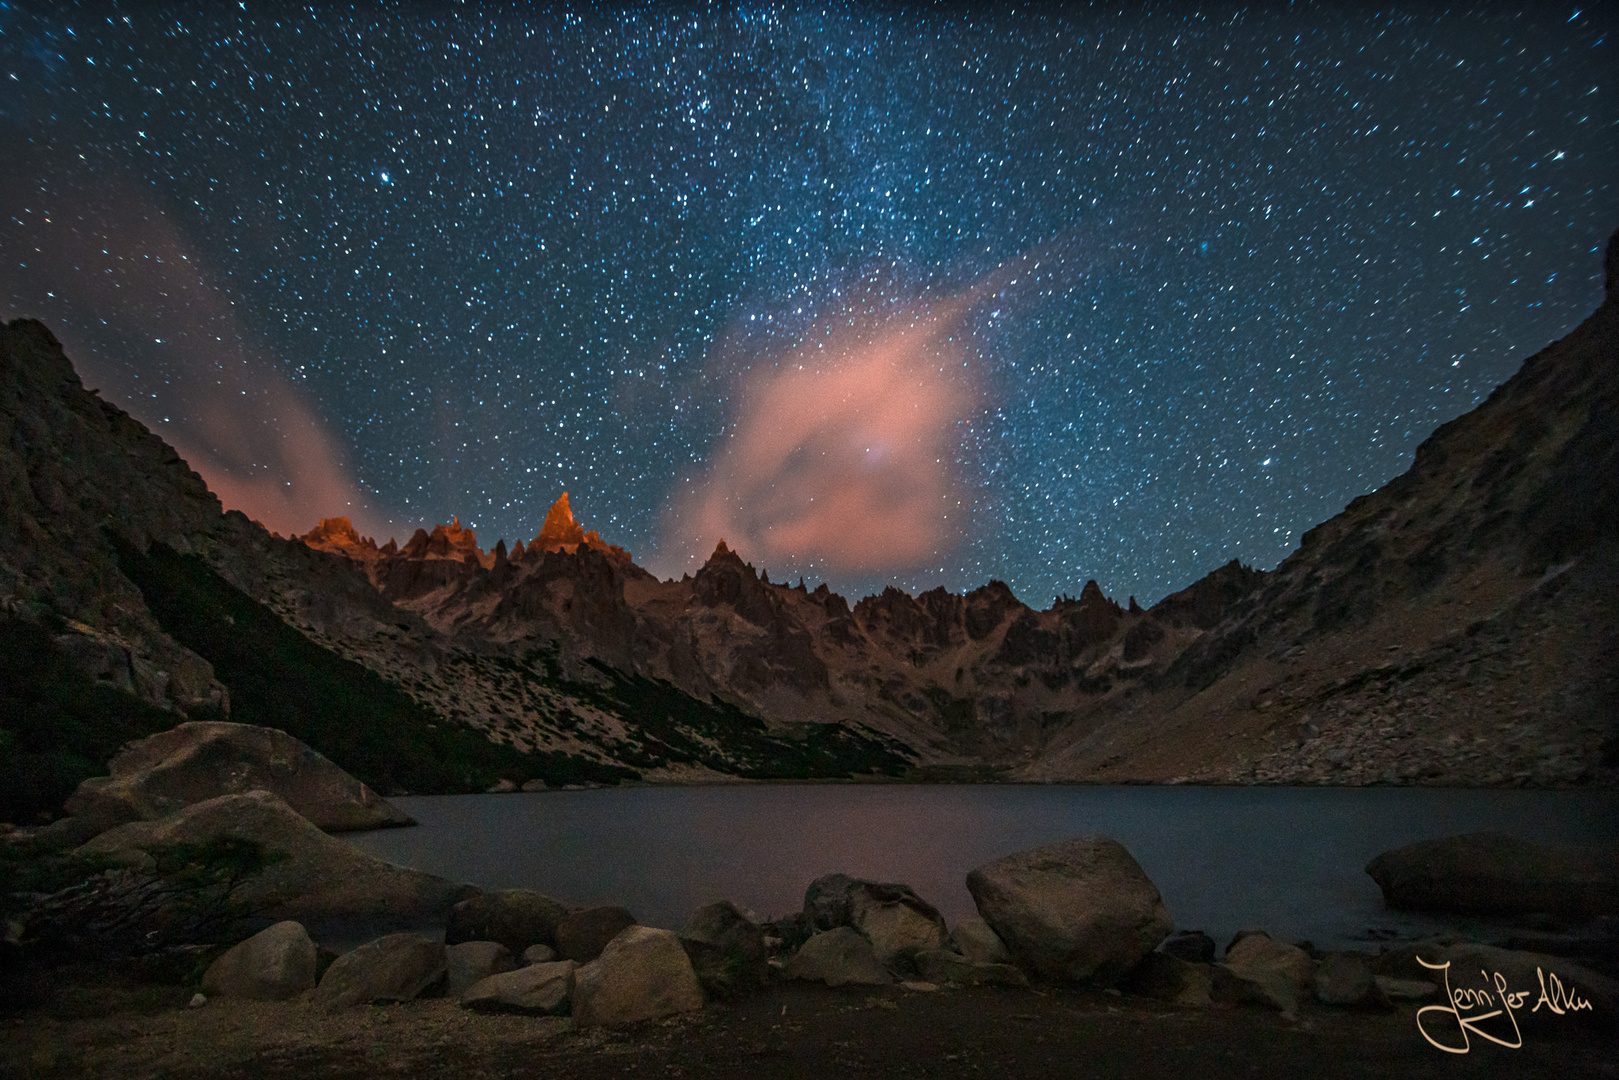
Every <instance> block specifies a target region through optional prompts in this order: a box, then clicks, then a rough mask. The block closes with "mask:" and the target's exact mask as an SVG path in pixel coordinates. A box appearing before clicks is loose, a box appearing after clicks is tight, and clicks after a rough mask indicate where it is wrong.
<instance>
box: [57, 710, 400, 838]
mask: <svg viewBox="0 0 1619 1080" xmlns="http://www.w3.org/2000/svg"><path fill="white" fill-rule="evenodd" d="M107 768H108V771H109V772H110V773H111V775H110V776H97V777H92V778H91V779H89V780H86V781H84V782H83V783H82V784H80V785H79V788H78V790H77V791H75V792H74V793H73V795H72V796H71V797H70V798H69V799H68V801H67V804H66V807H65V809H66V810H67V812H68V813H69V814H71V815H73V816H74V817H75V818H81V819H84V820H85V821H88V822H93V823H94V824H95V826H96V829H95V831H101V830H104V829H110V828H112V827H113V826H115V825H121V824H123V823H124V822H127V821H153V820H155V819H157V818H161V817H164V816H166V815H168V814H172V813H174V812H175V811H176V810H180V809H183V808H184V807H187V806H191V805H192V804H194V803H199V802H204V801H206V800H208V799H212V798H216V797H218V796H220V795H242V794H246V793H247V792H249V791H254V790H262V791H273V792H275V793H276V794H277V795H279V796H281V799H282V801H283V802H285V803H286V804H287V805H288V806H290V807H292V808H293V809H294V810H296V811H297V812H298V813H300V814H302V815H303V816H304V817H306V818H308V819H309V820H310V821H312V822H314V823H315V826H316V827H317V828H320V829H323V830H325V831H326V832H350V831H354V830H359V829H380V828H385V827H388V826H393V825H414V824H416V822H415V820H414V819H412V818H411V817H410V815H408V814H406V813H404V812H403V811H401V810H399V809H398V808H397V807H395V806H393V805H391V804H389V803H388V802H387V801H386V800H384V799H382V798H381V797H379V796H378V795H377V793H376V792H374V791H372V790H371V789H370V788H368V787H366V786H365V785H364V784H362V783H360V781H359V780H356V779H355V778H354V777H353V776H350V775H349V774H348V773H346V772H344V771H343V770H342V769H340V768H338V767H337V766H336V765H334V764H332V763H331V762H330V761H328V760H327V759H326V758H324V757H322V756H321V755H320V754H318V753H317V752H315V751H314V750H312V749H310V748H309V747H308V746H306V745H304V744H303V743H302V742H299V741H298V740H297V739H295V738H293V737H292V736H291V735H288V734H287V733H286V732H284V731H277V730H276V729H275V728H267V727H255V726H254V725H252V724H230V723H225V722H224V721H212V720H210V721H191V722H188V723H184V724H180V725H178V726H176V727H174V728H171V729H170V730H168V731H163V732H159V733H158V734H156V735H153V736H150V737H149V738H145V739H141V740H140V741H138V742H132V743H130V744H129V745H128V746H125V747H124V748H123V749H122V750H120V751H119V752H118V755H117V756H116V757H114V758H113V759H112V761H110V762H109V763H108V765H107ZM87 831H88V830H87Z"/></svg>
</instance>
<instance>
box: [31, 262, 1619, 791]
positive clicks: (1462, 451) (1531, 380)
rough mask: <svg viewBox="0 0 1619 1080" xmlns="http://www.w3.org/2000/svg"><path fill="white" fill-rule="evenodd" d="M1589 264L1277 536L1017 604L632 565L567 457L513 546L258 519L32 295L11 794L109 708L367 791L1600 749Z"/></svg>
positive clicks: (1605, 331) (1334, 769)
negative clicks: (1133, 594) (1176, 577)
mask: <svg viewBox="0 0 1619 1080" xmlns="http://www.w3.org/2000/svg"><path fill="white" fill-rule="evenodd" d="M1605 270H1606V274H1607V291H1606V295H1605V298H1604V300H1603V302H1602V303H1601V305H1600V306H1599V307H1598V309H1597V310H1596V311H1595V312H1594V313H1593V314H1592V315H1591V316H1590V317H1589V318H1588V319H1587V320H1586V321H1585V322H1584V323H1582V324H1581V325H1580V326H1579V327H1577V328H1576V329H1575V330H1574V331H1573V332H1572V333H1570V334H1569V335H1568V336H1567V337H1565V338H1563V339H1562V340H1560V341H1558V342H1556V343H1554V344H1552V345H1550V346H1548V347H1547V348H1545V349H1544V350H1542V351H1541V352H1539V353H1537V354H1535V355H1534V356H1532V357H1530V358H1529V359H1527V360H1526V361H1525V362H1524V363H1523V365H1522V367H1521V369H1520V370H1519V371H1518V372H1517V374H1515V375H1514V376H1513V377H1512V378H1511V379H1510V380H1508V381H1507V382H1506V383H1504V384H1503V385H1502V386H1500V387H1499V388H1497V389H1496V391H1495V392H1494V393H1493V394H1492V395H1491V396H1490V397H1489V398H1488V400H1486V401H1485V402H1483V403H1482V404H1480V405H1479V406H1478V407H1477V408H1475V409H1474V410H1472V411H1471V412H1469V413H1467V414H1465V415H1463V416H1461V417H1458V418H1457V419H1455V420H1453V421H1451V422H1450V423H1448V424H1446V425H1444V426H1443V427H1441V428H1440V429H1438V430H1437V431H1436V432H1434V434H1433V435H1432V436H1431V437H1430V438H1428V439H1427V440H1426V441H1425V442H1423V443H1422V444H1421V446H1420V447H1418V449H1417V452H1416V455H1415V460H1414V462H1413V464H1412V466H1411V468H1410V469H1409V470H1408V471H1407V472H1406V473H1404V474H1403V475H1401V476H1399V477H1396V478H1395V479H1394V480H1392V481H1390V482H1389V483H1388V484H1386V485H1384V486H1383V487H1381V488H1379V489H1378V490H1376V491H1374V492H1372V493H1370V494H1368V495H1365V496H1362V497H1360V498H1358V499H1356V500H1354V501H1353V502H1352V503H1350V504H1349V506H1348V507H1347V508H1346V509H1345V510H1344V511H1343V512H1342V513H1340V514H1338V515H1337V516H1335V517H1333V518H1331V519H1330V520H1328V521H1326V522H1324V523H1322V524H1321V525H1319V526H1317V527H1315V528H1314V529H1312V530H1310V531H1309V532H1308V533H1306V534H1305V535H1304V537H1303V540H1302V543H1301V545H1300V547H1299V548H1298V550H1296V551H1295V552H1294V553H1293V554H1291V555H1290V556H1288V557H1287V558H1286V559H1285V560H1284V561H1283V562H1282V563H1281V565H1280V566H1278V567H1277V568H1276V569H1274V570H1271V571H1262V570H1254V569H1250V568H1248V567H1244V566H1241V565H1239V564H1237V563H1235V562H1233V563H1231V564H1229V565H1226V566H1223V567H1220V568H1218V569H1215V570H1213V571H1212V572H1211V573H1209V574H1208V575H1207V576H1206V577H1204V578H1202V579H1201V580H1199V581H1196V582H1194V583H1192V584H1191V585H1189V586H1188V587H1187V588H1185V589H1183V590H1181V591H1180V592H1177V593H1174V594H1171V595H1170V596H1167V597H1165V598H1164V599H1162V600H1161V601H1159V602H1158V603H1156V604H1154V605H1152V606H1151V607H1150V608H1146V609H1143V608H1141V607H1140V606H1138V605H1137V604H1136V603H1135V601H1134V599H1133V598H1131V599H1129V600H1128V602H1127V603H1126V604H1123V605H1121V604H1120V603H1118V602H1117V601H1116V600H1114V599H1111V598H1109V597H1107V596H1105V595H1103V593H1102V591H1101V589H1100V588H1099V587H1098V586H1097V584H1096V583H1095V582H1094V581H1092V582H1087V583H1086V584H1085V585H1084V586H1083V587H1082V588H1081V589H1080V590H1079V595H1078V597H1077V598H1070V597H1066V596H1064V597H1061V598H1059V599H1058V600H1057V601H1056V602H1055V603H1054V604H1053V605H1052V606H1051V607H1050V608H1047V609H1045V610H1035V609H1033V608H1031V607H1029V606H1028V605H1026V604H1024V603H1023V602H1022V601H1021V600H1019V599H1018V598H1017V597H1016V596H1015V595H1013V593H1012V591H1011V589H1009V588H1008V587H1007V586H1006V585H1005V584H1004V583H1001V582H997V581H991V582H989V583H987V584H986V585H984V586H982V587H980V588H978V589H974V590H972V591H971V592H968V593H966V594H965V595H956V594H953V593H950V592H947V591H945V590H944V589H934V590H932V591H930V592H925V593H922V594H921V595H918V596H911V595H909V594H907V593H905V592H902V591H900V590H897V589H893V588H890V589H887V590H885V591H884V592H883V593H882V594H880V595H877V596H868V597H865V598H864V599H861V600H859V601H858V602H856V603H854V604H852V605H851V604H850V603H849V602H848V601H847V600H846V599H845V598H844V597H842V596H839V595H838V594H836V593H833V592H831V591H829V590H828V588H827V587H826V586H825V585H822V586H820V587H818V588H816V589H813V590H811V589H807V588H806V587H805V586H804V584H803V583H802V582H800V583H799V584H798V585H796V586H790V585H788V584H786V583H783V582H772V581H771V580H770V579H769V576H768V573H765V572H761V571H758V570H755V568H754V567H753V566H751V565H750V564H749V563H748V562H747V561H746V560H745V553H739V552H736V551H733V550H731V549H730V548H729V547H728V546H727V545H726V544H725V543H724V542H723V541H722V542H720V544H719V545H718V546H717V547H716V548H715V550H714V553H713V554H712V555H711V556H710V557H709V559H708V561H707V563H706V564H705V565H704V566H703V567H702V568H701V569H700V570H699V571H698V572H697V573H696V574H694V575H690V576H687V577H683V578H681V579H680V580H678V581H675V580H660V579H658V578H657V577H655V576H654V575H652V574H651V573H649V572H647V571H646V570H644V569H642V568H641V567H640V566H638V565H637V564H636V563H635V561H634V559H633V557H632V555H631V553H630V552H628V551H626V550H625V549H624V548H622V547H618V546H616V545H613V544H611V543H609V542H607V541H605V540H603V539H602V538H601V537H600V536H599V535H598V534H597V533H595V532H590V531H586V530H585V529H584V528H583V527H582V526H581V525H580V524H579V523H578V522H576V521H575V520H574V517H573V514H572V511H571V508H570V506H569V502H568V497H567V495H566V494H565V493H564V494H563V495H562V496H561V498H559V499H558V500H557V502H556V504H555V505H554V506H552V507H551V509H550V512H549V513H548V514H547V516H546V518H545V521H544V523H543V525H542V526H541V528H540V530H539V533H538V535H536V536H535V537H534V538H533V539H532V540H531V541H528V542H526V543H524V542H517V543H514V544H513V545H512V546H511V547H510V548H508V547H507V546H506V544H505V543H504V541H501V542H498V543H496V544H495V545H494V547H493V549H492V550H488V551H486V550H484V549H483V548H482V547H480V546H479V544H478V542H477V538H476V536H475V535H474V533H473V531H472V530H470V529H466V528H463V527H462V526H461V525H460V523H459V521H452V522H451V523H450V524H448V525H439V526H437V527H436V528H434V529H433V530H432V531H431V532H428V531H426V530H418V531H417V532H416V534H415V535H414V536H412V537H411V538H410V539H409V540H408V541H407V542H406V543H405V544H403V545H402V546H401V545H399V544H398V543H396V542H395V541H389V542H388V543H386V544H384V545H381V546H379V545H378V544H377V543H376V542H375V541H374V540H371V539H369V538H365V537H361V536H360V535H358V534H357V532H356V531H355V530H354V528H353V527H352V525H351V524H350V523H349V522H348V521H346V520H345V519H342V518H330V519H326V520H324V521H322V522H320V524H319V525H318V526H317V527H315V528H314V529H312V530H311V531H310V532H309V533H306V534H305V535H303V536H301V537H291V538H282V537H278V536H275V535H272V534H270V533H268V532H267V531H265V530H264V529H263V528H261V527H259V526H258V525H256V524H255V523H253V522H251V521H249V520H248V519H247V518H246V517H245V516H243V515H242V514H240V513H238V512H226V511H224V510H223V508H222V506H221V505H220V503H219V501H218V500H217V499H216V498H215V497H214V496H213V495H212V494H211V493H210V492H209V491H208V489H207V487H206V485H205V484H204V482H203V481H202V479H201V478H200V477H199V476H198V475H197V474H196V473H195V472H193V471H191V469H190V468H189V467H188V466H187V465H186V463H185V462H184V461H182V460H180V458H179V457H178V455H177V454H176V453H175V452H174V451H173V450H172V449H171V448H170V447H168V446H167V445H166V444H165V443H163V442H162V440H161V439H159V438H158V437H157V436H156V435H154V434H153V433H151V432H150V431H148V430H147V429H146V428H145V427H143V426H142V425H141V424H139V423H138V422H137V421H135V420H133V419H132V418H131V417H129V416H128V415H127V414H126V413H124V412H123V411H122V410H121V409H119V408H117V407H116V406H114V405H113V404H111V403H109V402H107V401H104V400H103V399H101V398H100V397H99V396H98V395H97V394H96V393H95V392H94V391H91V390H86V389H85V388H84V387H83V385H82V383H81V382H80V380H79V378H78V376H77V375H76V373H75V372H74V370H73V368H72V365H71V363H70V362H69V360H68V359H67V358H66V356H65V355H64V354H63V352H62V349H61V346H60V345H59V344H58V343H57V341H56V339H55V338H54V337H53V336H52V335H51V333H50V331H49V330H48V329H47V328H46V327H45V326H44V325H43V324H41V323H38V322H35V321H32V320H17V321H14V322H11V323H9V324H6V325H4V326H3V327H0V436H4V438H5V442H4V445H3V448H0V484H3V486H4V490H5V491H6V493H7V494H6V499H5V503H4V506H3V508H0V537H3V538H0V633H3V635H4V636H5V639H6V641H7V642H9V643H10V644H9V646H8V648H7V649H6V650H0V651H7V652H8V653H9V654H10V656H11V657H12V661H15V662H12V661H7V662H6V663H3V664H0V703H3V704H4V705H5V707H6V716H5V719H4V724H3V727H0V732H3V734H4V738H5V740H6V743H7V746H8V748H9V750H10V754H9V759H10V763H9V764H8V765H7V766H6V768H7V769H9V770H10V771H11V773H12V774H15V775H12V776H10V780H11V782H12V787H13V789H14V790H16V791H23V790H24V789H26V791H27V792H28V794H27V795H26V797H24V796H23V795H14V796H12V803H11V805H9V806H7V805H0V818H3V817H5V816H6V815H7V813H8V812H9V814H10V816H11V817H13V818H17V817H18V816H19V815H21V814H25V813H39V812H42V811H43V812H49V811H50V809H51V806H52V800H55V801H57V802H59V801H60V798H59V796H60V795H65V791H63V790H62V789H63V787H64V785H66V786H67V789H68V790H70V789H71V784H72V783H76V782H77V779H80V778H82V776H81V775H79V774H84V775H89V773H86V772H85V770H86V769H90V768H95V769H96V770H97V771H99V767H100V765H102V764H104V761H105V757H104V756H103V755H110V753H111V752H112V750H115V749H116V745H117V743H118V742H120V741H122V739H124V738H129V737H134V736H135V735H137V734H145V733H147V732H148V731H150V730H152V729H155V728H161V727H162V726H164V725H166V724H170V723H173V722H177V721H178V720H179V719H182V718H186V717H191V718H196V717H203V716H212V717H221V716H229V717H230V718H232V719H238V720H244V721H247V722H263V723H267V724H269V725H270V726H276V727H282V728H284V729H286V730H289V731H291V732H292V733H293V734H295V735H298V736H299V737H300V738H303V739H305V741H307V742H310V743H311V745H314V746H315V747H316V748H317V749H319V750H321V751H322V752H323V753H326V754H327V756H329V757H332V758H333V760H336V761H337V762H338V763H339V764H341V765H344V767H346V768H349V769H350V770H351V771H353V772H355V773H356V774H357V775H359V776H360V777H361V779H363V780H366V781H367V782H368V783H371V784H372V785H373V786H376V787H378V789H379V790H382V791H385V792H398V791H403V790H413V791H452V790H484V789H485V788H487V787H490V786H501V787H511V786H516V785H521V784H524V783H527V784H529V785H531V786H532V785H538V784H548V785H551V786H557V785H568V784H575V783H611V782H619V781H623V780H629V779H635V778H639V779H642V780H648V781H664V782H681V781H703V780H724V779H737V778H752V779H766V778H816V777H821V778H832V777H845V778H847V777H854V778H861V777H864V778H870V779H876V778H882V777H895V778H898V777H909V778H916V779H1005V780H1023V781H1094V782H1116V783H1142V782H1147V783H1176V782H1194V783H1332V784H1369V783H1385V784H1412V783H1420V784H1452V785H1456V784H1461V785H1525V784H1528V785H1537V786H1566V785H1574V784H1590V783H1599V784H1611V783H1613V782H1614V780H1615V779H1616V778H1619V768H1616V766H1619V728H1616V717H1619V665H1616V664H1615V661H1614V657H1615V656H1616V655H1619V618H1616V615H1619V610H1616V604H1619V600H1616V597H1619V588H1616V586H1619V300H1616V297H1615V285H1616V281H1619V237H1616V238H1615V240H1614V241H1610V243H1609V246H1608V249H1607V256H1606V263H1605ZM24 656H26V657H29V658H31V659H28V660H27V661H26V663H25V662H23V661H22V660H19V659H16V658H19V657H24ZM108 695H111V696H110V697H109V696H108ZM108 702H115V703H121V704H117V705H116V707H113V706H109V705H108V704H107V703H108ZM96 703H99V704H96ZM98 758H99V760H98ZM6 783H7V777H6V776H0V788H3V787H5V786H6ZM18 784H21V785H22V786H21V787H18V786H17V785H18ZM0 802H3V800H0Z"/></svg>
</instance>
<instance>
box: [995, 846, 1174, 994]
mask: <svg viewBox="0 0 1619 1080" xmlns="http://www.w3.org/2000/svg"><path fill="white" fill-rule="evenodd" d="M967 891H968V892H970V893H971V894H972V898H973V902H974V903H975V904H977V905H978V913H979V914H980V915H982V916H983V918H984V921H985V922H986V923H988V924H989V925H990V928H991V929H993V930H994V931H995V934H996V936H998V937H999V938H1000V939H1001V941H1003V942H1004V943H1005V944H1006V948H1007V950H1008V951H1009V952H1010V953H1011V954H1012V956H1013V958H1014V959H1015V960H1016V961H1017V963H1018V965H1019V966H1020V967H1022V968H1023V969H1024V970H1026V971H1030V972H1036V973H1038V974H1040V975H1042V976H1044V977H1046V978H1048V979H1055V980H1062V981H1068V982H1097V983H1102V984H1104V985H1109V984H1112V983H1114V982H1117V981H1118V980H1119V979H1121V978H1122V977H1123V976H1124V975H1125V974H1126V973H1127V972H1128V971H1130V969H1132V968H1134V967H1135V966H1136V964H1137V963H1139V962H1140V961H1141V958H1142V957H1144V956H1146V955H1147V954H1148V953H1150V952H1152V950H1153V949H1154V948H1156V947H1157V945H1158V943H1159V942H1161V941H1163V940H1164V938H1165V937H1166V936H1168V934H1169V932H1170V931H1171V930H1173V929H1174V927H1175V924H1174V921H1173V920H1171V919H1170V917H1169V912H1168V910H1167V909H1165V907H1164V902H1163V898H1162V897H1160V896H1159V895H1158V889H1157V887H1156V886H1154V885H1153V883H1152V881H1151V880H1150V879H1148V877H1147V875H1146V873H1144V872H1143V871H1142V869H1141V867H1140V866H1139V865H1138V864H1137V863H1136V861H1135V859H1133V858H1132V857H1131V856H1130V853H1129V852H1128V851H1126V850H1125V848H1124V845H1123V844H1121V843H1119V842H1118V841H1117V840H1112V839H1109V838H1108V837H1105V836H1082V837H1078V838H1076V839H1073V840H1065V841H1062V842H1061V843H1057V844H1048V845H1046V846H1045V847H1038V848H1032V849H1030V850H1028V851H1020V852H1018V853H1017V854H1015V855H1008V856H1006V857H1005V858H1002V859H997V860H995V861H994V862H992V863H989V864H987V865H985V866H980V867H979V868H978V869H976V870H974V871H973V872H972V873H970V874H968V875H967Z"/></svg>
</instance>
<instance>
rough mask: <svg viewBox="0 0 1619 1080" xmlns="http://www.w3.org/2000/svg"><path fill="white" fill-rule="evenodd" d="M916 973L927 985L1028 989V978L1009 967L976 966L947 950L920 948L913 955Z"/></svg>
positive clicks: (1006, 965)
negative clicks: (946, 984)
mask: <svg viewBox="0 0 1619 1080" xmlns="http://www.w3.org/2000/svg"><path fill="white" fill-rule="evenodd" d="M916 972H917V974H918V975H920V976H922V978H923V979H924V980H925V981H927V982H930V983H936V984H941V985H942V984H945V983H953V984H954V985H956V986H1018V987H1024V988H1027V987H1028V985H1029V979H1028V976H1026V975H1024V974H1023V972H1021V971H1019V970H1018V969H1017V968H1015V967H1013V966H1012V965H1011V964H995V963H975V962H974V961H972V960H969V959H967V958H966V957H965V956H962V955H961V954H960V953H957V952H952V951H950V950H949V949H923V950H922V951H921V952H919V953H917V954H916Z"/></svg>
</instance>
